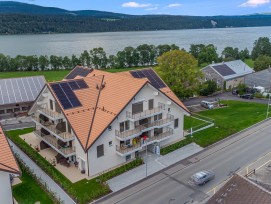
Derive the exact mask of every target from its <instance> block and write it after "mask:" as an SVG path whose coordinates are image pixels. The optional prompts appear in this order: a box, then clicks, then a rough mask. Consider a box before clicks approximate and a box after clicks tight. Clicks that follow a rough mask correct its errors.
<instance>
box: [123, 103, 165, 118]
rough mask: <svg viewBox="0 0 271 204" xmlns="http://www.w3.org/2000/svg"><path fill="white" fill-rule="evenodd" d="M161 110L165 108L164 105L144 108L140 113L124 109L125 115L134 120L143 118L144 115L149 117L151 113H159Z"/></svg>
mask: <svg viewBox="0 0 271 204" xmlns="http://www.w3.org/2000/svg"><path fill="white" fill-rule="evenodd" d="M163 110H165V107H164V106H162V105H160V106H158V107H156V108H154V109H151V110H145V111H143V112H140V113H135V114H133V113H131V112H129V111H126V117H127V118H128V119H130V120H132V121H135V120H140V119H142V118H145V117H150V116H153V115H156V114H159V113H161V112H162V111H163Z"/></svg>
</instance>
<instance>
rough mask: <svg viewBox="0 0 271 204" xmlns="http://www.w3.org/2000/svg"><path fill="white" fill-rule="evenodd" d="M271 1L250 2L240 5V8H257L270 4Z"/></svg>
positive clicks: (250, 0)
mask: <svg viewBox="0 0 271 204" xmlns="http://www.w3.org/2000/svg"><path fill="white" fill-rule="evenodd" d="M269 2H270V0H248V1H247V2H245V3H243V4H241V5H239V6H240V7H257V6H260V5H263V4H268V3H269Z"/></svg>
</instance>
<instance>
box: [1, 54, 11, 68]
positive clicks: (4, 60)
mask: <svg viewBox="0 0 271 204" xmlns="http://www.w3.org/2000/svg"><path fill="white" fill-rule="evenodd" d="M9 65H10V64H9V60H8V58H7V57H6V56H5V55H3V54H1V53H0V71H1V72H3V71H6V70H8V69H9Z"/></svg>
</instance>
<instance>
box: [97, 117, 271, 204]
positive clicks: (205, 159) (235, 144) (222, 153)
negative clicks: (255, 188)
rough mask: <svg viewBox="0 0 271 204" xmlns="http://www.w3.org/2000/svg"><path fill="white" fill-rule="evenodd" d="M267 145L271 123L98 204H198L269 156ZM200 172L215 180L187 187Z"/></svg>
mask: <svg viewBox="0 0 271 204" xmlns="http://www.w3.org/2000/svg"><path fill="white" fill-rule="evenodd" d="M270 144H271V120H269V121H267V122H265V123H264V124H261V125H258V126H257V127H255V128H252V129H250V130H248V131H246V132H243V133H241V134H238V135H237V136H234V137H231V138H229V139H226V140H225V141H223V142H220V143H219V144H217V145H214V146H212V147H210V148H208V149H206V150H204V151H203V152H202V153H200V154H198V155H196V156H194V157H192V158H190V159H188V160H187V161H183V162H181V163H178V164H176V165H174V166H172V167H170V168H168V169H166V170H164V171H161V172H160V173H158V174H156V175H154V176H152V177H150V178H148V179H146V180H144V181H141V182H138V183H137V184H136V185H134V186H130V187H129V188H126V189H124V190H122V191H120V192H118V193H114V194H112V195H110V196H108V197H105V198H103V199H101V200H99V201H97V203H110V204H111V203H125V204H126V203H127V204H138V203H148V204H167V203H171V204H177V203H178V204H182V203H183V204H190V203H197V202H200V201H202V200H203V199H204V198H206V197H208V195H207V192H209V191H210V190H211V189H213V188H214V187H215V186H217V185H218V184H219V183H221V182H222V181H224V180H225V179H227V178H229V177H230V176H231V175H232V174H233V173H234V172H236V171H238V170H239V169H240V168H242V167H245V166H246V165H248V164H250V163H251V162H252V161H254V160H256V159H257V158H258V157H260V156H262V155H264V154H265V153H267V152H270V151H271V145H270ZM189 163H190V164H189ZM187 165H188V166H187ZM201 169H212V170H214V171H215V174H216V177H215V179H214V180H212V181H210V182H208V183H206V184H205V185H204V186H199V187H198V186H192V185H190V184H189V182H188V180H189V178H190V176H191V175H192V174H194V173H196V172H197V171H199V170H201Z"/></svg>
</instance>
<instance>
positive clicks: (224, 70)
mask: <svg viewBox="0 0 271 204" xmlns="http://www.w3.org/2000/svg"><path fill="white" fill-rule="evenodd" d="M213 68H214V69H215V70H216V71H217V72H218V73H219V74H221V75H222V76H228V75H232V74H236V73H235V72H234V71H233V70H232V69H231V68H230V67H228V66H227V65H226V64H221V65H216V66H213Z"/></svg>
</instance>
